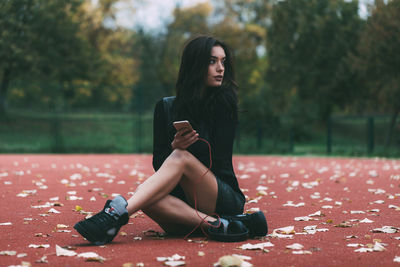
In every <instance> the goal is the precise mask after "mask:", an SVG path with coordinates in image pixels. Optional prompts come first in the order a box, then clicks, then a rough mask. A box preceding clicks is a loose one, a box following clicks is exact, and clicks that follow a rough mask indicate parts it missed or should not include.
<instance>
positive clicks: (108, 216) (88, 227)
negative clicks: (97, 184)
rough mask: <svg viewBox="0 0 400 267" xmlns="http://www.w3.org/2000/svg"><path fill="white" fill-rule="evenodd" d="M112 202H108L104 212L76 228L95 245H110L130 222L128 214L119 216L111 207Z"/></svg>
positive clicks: (124, 213)
mask: <svg viewBox="0 0 400 267" xmlns="http://www.w3.org/2000/svg"><path fill="white" fill-rule="evenodd" d="M111 202H112V200H107V202H106V204H105V205H104V208H103V210H102V211H100V212H99V213H97V214H95V215H93V216H92V217H90V218H89V219H86V220H82V221H80V222H78V223H76V224H75V226H74V228H75V229H76V230H77V231H78V232H79V233H80V234H81V235H82V236H83V237H84V238H86V239H87V240H88V241H89V242H91V243H93V244H95V245H98V246H100V245H104V244H106V243H110V242H111V241H112V240H113V239H114V237H115V236H116V235H117V234H118V231H119V229H120V228H121V226H123V225H125V224H127V223H128V221H129V216H128V212H127V211H125V212H123V213H122V214H118V212H117V211H116V209H114V207H112V206H111V205H110V204H111ZM125 202H126V201H125ZM125 207H126V206H125ZM125 210H126V208H125Z"/></svg>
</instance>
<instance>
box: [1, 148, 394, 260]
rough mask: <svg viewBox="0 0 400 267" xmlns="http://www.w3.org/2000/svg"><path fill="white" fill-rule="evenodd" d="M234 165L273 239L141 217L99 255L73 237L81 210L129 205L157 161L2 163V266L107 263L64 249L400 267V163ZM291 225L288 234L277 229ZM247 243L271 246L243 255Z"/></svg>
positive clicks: (273, 160)
mask: <svg viewBox="0 0 400 267" xmlns="http://www.w3.org/2000/svg"><path fill="white" fill-rule="evenodd" d="M234 165H235V169H236V173H237V176H238V179H239V183H240V186H241V188H242V189H243V191H244V193H245V194H246V196H247V197H248V199H247V200H248V202H247V203H246V206H245V209H246V210H251V209H257V208H258V209H260V210H262V211H263V212H264V213H265V214H266V217H267V220H268V223H269V228H270V231H269V234H270V235H269V236H267V237H264V238H262V239H259V240H247V241H245V242H240V243H220V242H215V241H211V240H207V239H205V238H202V237H194V238H192V239H191V240H184V239H182V238H173V237H163V236H160V235H159V234H157V232H161V229H160V228H159V227H158V226H157V225H156V224H155V223H154V222H152V221H151V220H150V219H149V218H147V217H146V216H144V215H143V214H141V213H137V214H135V215H134V216H132V218H131V219H130V222H129V224H128V225H126V226H124V227H123V228H122V231H121V233H120V234H119V235H118V236H117V237H116V238H115V240H114V242H113V243H112V244H108V245H106V246H103V247H96V246H90V245H88V243H87V242H86V241H85V240H83V238H81V237H80V236H78V235H77V233H76V232H75V230H74V229H73V225H74V224H75V223H76V222H77V221H79V220H81V219H82V218H83V217H84V216H85V215H83V214H81V212H79V211H76V210H75V209H76V206H80V207H82V209H83V211H86V212H89V211H91V212H97V211H98V210H100V209H102V207H103V205H104V203H105V200H106V198H107V197H109V198H111V196H112V194H114V193H118V194H122V195H124V196H126V197H129V194H130V193H131V192H134V190H135V189H136V187H137V186H138V184H140V182H141V181H143V179H145V178H146V177H147V176H149V175H151V174H152V173H153V169H152V166H151V156H149V155H0V196H1V200H0V201H1V202H0V203H1V204H0V205H1V212H0V233H1V240H0V254H3V255H0V266H10V265H22V264H28V263H30V264H31V265H32V266H100V265H101V263H99V262H96V261H95V262H90V261H86V260H85V258H82V257H78V256H57V255H56V245H59V246H61V247H68V248H69V249H70V250H71V251H73V252H75V253H77V254H80V253H84V252H96V253H97V254H98V255H100V256H101V257H103V258H104V259H105V260H104V261H103V265H104V266H123V264H126V265H125V266H162V265H163V262H159V261H157V257H169V256H172V255H174V254H178V255H180V256H184V257H185V259H184V260H183V261H184V262H185V264H186V266H212V265H213V264H214V263H216V262H218V259H219V258H220V257H221V256H224V255H231V254H239V255H246V256H249V257H251V258H249V259H248V260H246V261H247V262H249V263H251V264H252V265H254V266H400V263H398V261H400V240H399V238H400V201H399V199H400V161H399V160H389V159H359V158H311V157H275V156H262V157H261V156H259V157H258V156H251V157H250V156H236V157H234ZM49 205H51V206H49ZM38 206H39V207H38ZM40 206H42V208H40ZM51 209H54V210H56V211H57V212H59V213H51ZM49 211H50V212H49ZM310 215H313V216H310ZM62 225H64V227H66V228H62V227H63V226H62ZM288 226H293V230H289V231H286V232H287V233H288V234H284V233H285V231H277V230H276V229H279V228H283V227H288ZM307 226H308V228H307ZM310 226H311V227H310ZM384 226H388V227H384ZM389 226H390V227H389ZM307 229H308V230H307ZM374 229H375V230H374ZM150 230H153V231H155V232H151V231H150ZM274 230H275V231H274ZM381 231H387V232H389V233H385V232H381ZM279 234H283V235H279ZM268 242H269V243H268ZM247 243H250V244H259V243H267V244H269V245H270V246H269V247H264V249H263V250H260V249H259V250H244V249H241V248H240V247H241V246H242V245H244V244H247ZM296 243H297V244H300V245H301V246H300V248H298V249H291V248H288V246H290V245H293V244H296ZM30 245H48V248H43V247H42V248H40V247H39V248H34V247H30ZM297 246H299V245H297ZM295 247H296V246H295ZM301 247H302V248H301ZM4 254H6V255H4ZM44 256H45V257H44ZM37 261H43V262H47V263H37Z"/></svg>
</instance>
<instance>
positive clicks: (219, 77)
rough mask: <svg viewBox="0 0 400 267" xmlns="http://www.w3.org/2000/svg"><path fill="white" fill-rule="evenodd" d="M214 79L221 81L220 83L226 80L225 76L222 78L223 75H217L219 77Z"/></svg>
mask: <svg viewBox="0 0 400 267" xmlns="http://www.w3.org/2000/svg"><path fill="white" fill-rule="evenodd" d="M214 78H215V80H217V81H219V82H222V79H223V78H224V76H222V75H217V76H214Z"/></svg>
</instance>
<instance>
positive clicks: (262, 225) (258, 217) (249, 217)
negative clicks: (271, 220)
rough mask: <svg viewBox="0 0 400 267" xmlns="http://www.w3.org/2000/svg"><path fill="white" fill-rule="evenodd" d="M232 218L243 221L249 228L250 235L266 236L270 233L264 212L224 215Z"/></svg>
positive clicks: (251, 236)
mask: <svg viewBox="0 0 400 267" xmlns="http://www.w3.org/2000/svg"><path fill="white" fill-rule="evenodd" d="M222 218H229V219H232V220H238V221H241V222H242V223H243V224H244V225H245V226H246V227H247V229H249V237H250V238H254V237H256V236H265V235H266V234H267V233H268V224H267V220H266V219H265V216H264V213H262V212H261V211H257V212H255V213H251V214H239V215H233V216H222Z"/></svg>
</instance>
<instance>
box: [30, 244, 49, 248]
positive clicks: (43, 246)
mask: <svg viewBox="0 0 400 267" xmlns="http://www.w3.org/2000/svg"><path fill="white" fill-rule="evenodd" d="M28 247H30V248H49V247H50V245H49V244H40V245H35V244H30V245H29V246H28Z"/></svg>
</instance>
